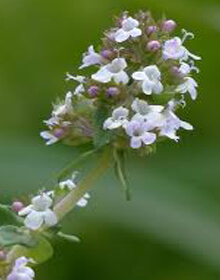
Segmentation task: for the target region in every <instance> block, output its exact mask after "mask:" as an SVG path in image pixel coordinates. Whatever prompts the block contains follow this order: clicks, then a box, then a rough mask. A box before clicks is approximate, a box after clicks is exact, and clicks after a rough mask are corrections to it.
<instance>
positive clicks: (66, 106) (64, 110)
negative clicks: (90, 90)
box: [52, 91, 73, 120]
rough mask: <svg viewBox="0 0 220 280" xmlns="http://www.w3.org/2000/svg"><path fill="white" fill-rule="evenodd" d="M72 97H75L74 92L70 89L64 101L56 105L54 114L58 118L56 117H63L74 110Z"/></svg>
mask: <svg viewBox="0 0 220 280" xmlns="http://www.w3.org/2000/svg"><path fill="white" fill-rule="evenodd" d="M72 97H73V95H72V92H70V91H69V92H67V94H66V97H65V101H64V103H63V104H62V103H61V104H59V105H56V106H54V110H53V112H52V116H53V117H55V118H56V117H62V116H63V115H65V114H68V113H71V112H72ZM54 120H55V119H54Z"/></svg>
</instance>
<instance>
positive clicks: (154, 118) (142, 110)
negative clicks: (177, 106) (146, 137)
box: [132, 98, 164, 130]
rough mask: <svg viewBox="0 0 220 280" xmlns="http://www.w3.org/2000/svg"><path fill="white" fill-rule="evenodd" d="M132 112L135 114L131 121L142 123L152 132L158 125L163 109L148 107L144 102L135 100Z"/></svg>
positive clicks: (158, 106)
mask: <svg viewBox="0 0 220 280" xmlns="http://www.w3.org/2000/svg"><path fill="white" fill-rule="evenodd" d="M132 110H133V111H134V112H135V113H136V114H135V115H134V116H133V118H132V120H136V121H142V122H144V123H146V124H147V126H148V128H149V130H153V129H154V128H155V127H157V125H158V119H160V116H161V112H162V111H163V110H164V107H163V106H160V105H149V104H148V103H147V102H146V101H145V100H141V99H139V98H136V99H135V100H134V101H133V103H132Z"/></svg>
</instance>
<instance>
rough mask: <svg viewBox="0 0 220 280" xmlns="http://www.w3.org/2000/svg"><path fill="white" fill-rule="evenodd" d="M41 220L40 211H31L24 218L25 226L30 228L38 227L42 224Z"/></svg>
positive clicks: (42, 220) (35, 228)
mask: <svg viewBox="0 0 220 280" xmlns="http://www.w3.org/2000/svg"><path fill="white" fill-rule="evenodd" d="M43 222H44V219H43V215H42V213H40V212H37V211H31V213H30V214H28V216H27V217H26V219H25V220H24V223H25V225H26V227H27V228H30V229H32V230H37V229H39V228H40V227H41V226H42V224H43Z"/></svg>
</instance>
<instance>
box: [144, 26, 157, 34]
mask: <svg viewBox="0 0 220 280" xmlns="http://www.w3.org/2000/svg"><path fill="white" fill-rule="evenodd" d="M146 31H147V34H148V35H150V34H152V33H155V32H157V27H156V25H151V26H148V27H147V30H146Z"/></svg>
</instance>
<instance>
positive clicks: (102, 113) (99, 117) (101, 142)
mask: <svg viewBox="0 0 220 280" xmlns="http://www.w3.org/2000/svg"><path fill="white" fill-rule="evenodd" d="M108 117H109V111H108V109H107V108H106V106H104V105H103V106H99V107H98V108H97V110H96V113H95V116H94V119H95V130H96V131H95V136H94V140H93V143H94V146H95V148H97V149H100V148H102V147H103V146H105V145H107V144H109V142H110V141H111V139H112V132H111V131H107V130H104V129H103V123H104V121H105V120H106V119H107V118H108Z"/></svg>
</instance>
